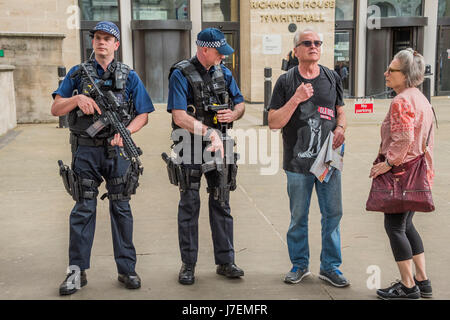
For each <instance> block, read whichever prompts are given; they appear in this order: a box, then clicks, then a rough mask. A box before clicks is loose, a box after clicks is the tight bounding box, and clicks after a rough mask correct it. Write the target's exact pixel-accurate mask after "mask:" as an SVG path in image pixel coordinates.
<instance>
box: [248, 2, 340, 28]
mask: <svg viewBox="0 0 450 320" xmlns="http://www.w3.org/2000/svg"><path fill="white" fill-rule="evenodd" d="M335 7H336V1H335V0H282V1H280V0H278V1H272V0H260V1H256V0H250V8H251V9H259V10H265V9H268V10H269V9H272V10H273V9H278V10H289V11H291V12H292V10H295V9H302V8H303V9H308V10H324V9H334V8H335ZM291 12H289V13H291ZM294 12H295V13H296V14H281V15H280V14H278V15H277V14H262V15H260V18H261V23H287V22H291V23H292V22H293V23H302V22H305V23H310V22H325V19H324V18H323V14H322V13H298V11H294Z"/></svg>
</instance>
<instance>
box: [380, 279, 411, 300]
mask: <svg viewBox="0 0 450 320" xmlns="http://www.w3.org/2000/svg"><path fill="white" fill-rule="evenodd" d="M377 295H378V297H380V298H381V299H383V300H415V299H419V298H420V290H419V287H418V286H414V287H412V288H407V287H405V286H404V285H403V284H402V283H401V282H400V281H398V282H396V283H394V284H393V285H392V286H390V287H389V288H386V289H379V290H377Z"/></svg>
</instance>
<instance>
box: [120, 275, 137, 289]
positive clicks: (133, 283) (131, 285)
mask: <svg viewBox="0 0 450 320" xmlns="http://www.w3.org/2000/svg"><path fill="white" fill-rule="evenodd" d="M117 280H119V282H122V283H123V284H125V288H127V289H139V288H140V287H141V278H139V276H138V274H137V273H133V274H120V273H119V276H118V278H117Z"/></svg>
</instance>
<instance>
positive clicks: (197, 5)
mask: <svg viewBox="0 0 450 320" xmlns="http://www.w3.org/2000/svg"><path fill="white" fill-rule="evenodd" d="M190 4H191V7H190V17H191V21H192V29H191V56H194V55H195V53H196V52H197V45H196V44H195V41H196V40H197V34H198V33H199V32H200V31H202V2H201V1H190Z"/></svg>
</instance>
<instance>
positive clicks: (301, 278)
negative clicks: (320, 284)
mask: <svg viewBox="0 0 450 320" xmlns="http://www.w3.org/2000/svg"><path fill="white" fill-rule="evenodd" d="M310 274H311V271H308V272H306V273H305V274H304V275H302V276H301V277H300V279H298V280H295V281H292V280H287V279H286V278H284V282H285V283H289V284H295V283H299V282H300V281H302V280H303V278H305V277H307V276H309V275H310Z"/></svg>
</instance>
